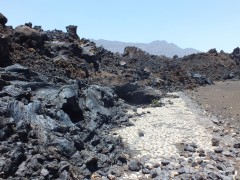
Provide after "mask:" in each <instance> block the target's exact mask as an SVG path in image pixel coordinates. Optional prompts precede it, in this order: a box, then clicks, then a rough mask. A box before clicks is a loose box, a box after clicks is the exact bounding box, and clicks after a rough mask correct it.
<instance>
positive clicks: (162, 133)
mask: <svg viewBox="0 0 240 180" xmlns="http://www.w3.org/2000/svg"><path fill="white" fill-rule="evenodd" d="M172 95H177V96H179V98H165V99H163V100H162V101H163V102H164V103H165V104H166V105H165V106H163V107H149V108H144V109H142V108H138V109H137V114H136V113H135V116H134V112H133V111H132V110H130V111H129V114H133V118H131V121H132V122H133V124H134V126H131V127H126V128H123V129H120V130H117V131H116V133H117V135H120V136H121V137H122V138H123V140H124V141H125V142H126V143H127V144H128V145H129V147H130V149H131V150H132V151H134V152H135V156H136V157H138V158H140V157H143V156H145V157H147V158H148V157H149V158H150V160H151V161H160V160H161V159H163V158H166V157H171V156H179V148H178V147H179V145H181V144H182V143H184V142H186V143H192V142H194V143H196V144H197V145H198V146H199V147H201V148H203V149H206V150H212V145H211V139H212V134H211V133H210V131H209V130H208V128H210V129H211V125H212V124H211V123H212V121H211V119H210V117H207V116H204V115H203V114H201V113H200V112H199V111H197V110H196V107H195V106H196V105H195V104H193V103H192V102H191V100H190V99H189V98H188V97H187V96H186V95H184V94H183V93H180V92H178V93H174V94H172ZM136 116H137V117H136Z"/></svg>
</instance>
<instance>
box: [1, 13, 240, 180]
mask: <svg viewBox="0 0 240 180" xmlns="http://www.w3.org/2000/svg"><path fill="white" fill-rule="evenodd" d="M6 23H7V18H6V17H5V16H4V15H2V14H0V66H1V68H0V102H1V103H0V119H1V120H0V141H1V142H0V154H1V156H0V178H3V179H62V180H64V179H121V178H123V179H124V178H126V177H124V176H123V175H124V173H126V174H129V172H131V171H133V172H135V171H138V173H140V174H141V175H143V174H148V175H149V176H146V177H145V176H142V177H137V178H139V179H140V178H150V179H151V178H155V179H163V178H165V179H168V178H170V177H171V176H172V175H173V174H171V173H173V172H172V171H173V170H174V176H172V178H173V177H174V178H176V179H181V178H182V179H186V178H193V179H194V178H195V179H210V178H211V179H227V178H229V179H231V178H233V177H235V176H236V172H237V170H236V167H237V166H236V161H235V160H234V158H237V157H239V156H240V154H239V148H240V145H239V142H235V141H233V142H232V144H230V145H229V146H230V149H228V150H225V149H224V146H219V143H218V139H217V140H216V141H215V140H214V139H213V146H216V147H217V148H216V149H214V150H213V151H211V152H207V151H205V150H201V149H199V148H198V145H197V144H192V142H185V144H182V145H183V147H184V148H183V151H184V152H185V153H184V156H185V159H183V158H180V157H179V158H175V160H173V159H172V160H163V159H161V160H160V164H153V165H152V166H151V165H150V166H147V165H146V163H145V161H142V160H141V159H136V157H135V156H134V153H133V152H132V150H131V147H130V146H128V145H127V144H126V143H125V142H124V141H123V139H122V138H121V137H120V136H115V135H112V130H113V129H114V128H119V127H129V126H133V125H134V123H133V122H132V121H131V118H132V117H133V115H131V114H130V115H129V114H128V113H127V111H128V110H129V109H133V110H134V111H135V110H136V108H137V107H146V106H147V105H149V104H152V105H155V106H160V105H163V104H164V103H163V104H161V103H159V100H160V99H161V98H163V97H166V96H169V95H167V93H168V92H174V91H184V90H191V89H194V88H196V87H198V86H202V85H206V84H209V85H211V84H212V83H213V82H214V81H219V80H225V79H239V75H240V74H239V69H240V67H239V66H240V65H239V61H240V50H239V48H236V49H235V50H234V51H233V53H231V54H227V53H224V52H220V53H218V52H216V50H215V49H212V50H210V51H209V52H208V53H198V54H192V55H189V56H186V57H184V58H178V57H175V58H173V59H172V58H166V57H162V56H156V55H151V54H148V53H146V52H144V51H142V50H141V49H139V48H136V47H126V48H125V50H124V53H123V54H119V53H118V54H115V53H112V52H110V51H107V50H105V49H103V48H101V47H97V46H96V45H95V43H93V42H91V41H89V40H86V39H84V38H80V37H79V36H78V35H77V34H76V31H77V27H76V26H73V25H70V26H67V27H66V30H67V32H63V31H59V30H54V31H44V30H43V29H42V28H41V26H33V25H32V23H26V24H25V25H20V26H17V27H16V28H15V29H13V28H12V27H11V26H6ZM129 119H130V120H129ZM215 123H216V124H220V125H221V126H220V127H219V128H220V130H215V129H214V132H215V131H216V132H217V133H219V134H221V133H224V132H225V129H226V128H225V124H221V122H218V121H215ZM221 128H222V129H221ZM236 134H237V132H236ZM141 135H142V134H141V132H140V136H141ZM234 137H235V136H234ZM234 137H233V138H234ZM226 151H227V152H226ZM195 152H198V153H199V156H200V157H206V158H205V159H204V160H202V159H201V158H200V159H199V160H193V159H192V160H190V159H191V158H190V157H191V154H192V153H195ZM223 152H224V153H225V152H226V153H225V154H224V153H223ZM209 153H210V154H209ZM229 153H230V155H229ZM225 156H228V158H227V159H226V158H225ZM229 156H230V158H231V157H232V159H229ZM186 157H188V159H186ZM212 160H213V161H212ZM173 161H176V162H178V164H176V166H173V165H172V162H173ZM219 162H221V163H220V165H219ZM190 165H191V167H198V168H200V170H199V171H197V170H195V171H192V170H191V169H189V168H188V167H190ZM206 166H207V167H208V168H207V169H206V168H205V167H206ZM190 170H191V171H190ZM161 172H162V173H161ZM127 178H128V179H129V178H131V177H127ZM134 178H136V176H133V179H134Z"/></svg>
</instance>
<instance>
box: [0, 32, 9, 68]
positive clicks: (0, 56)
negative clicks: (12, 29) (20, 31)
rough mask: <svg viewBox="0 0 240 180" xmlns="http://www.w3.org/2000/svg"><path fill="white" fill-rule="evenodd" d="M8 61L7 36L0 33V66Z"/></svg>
mask: <svg viewBox="0 0 240 180" xmlns="http://www.w3.org/2000/svg"><path fill="white" fill-rule="evenodd" d="M9 62H10V61H9V37H8V36H6V35H1V34H0V66H3V65H6V64H9Z"/></svg>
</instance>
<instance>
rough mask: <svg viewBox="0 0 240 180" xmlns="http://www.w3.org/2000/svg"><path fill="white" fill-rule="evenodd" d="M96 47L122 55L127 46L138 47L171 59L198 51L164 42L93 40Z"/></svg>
mask: <svg viewBox="0 0 240 180" xmlns="http://www.w3.org/2000/svg"><path fill="white" fill-rule="evenodd" d="M92 41H93V42H95V43H96V45H97V46H103V47H104V48H105V49H107V50H109V51H112V52H119V53H123V51H124V48H125V47H127V46H135V47H138V48H140V49H142V50H144V51H146V52H148V53H150V54H153V55H165V56H167V57H173V56H174V55H178V56H179V57H183V56H185V55H189V54H193V53H198V52H200V51H198V50H196V49H193V48H186V49H183V48H180V47H178V46H177V45H176V44H173V43H168V42H166V41H153V42H151V43H128V42H120V41H109V40H103V39H99V40H93V39H92Z"/></svg>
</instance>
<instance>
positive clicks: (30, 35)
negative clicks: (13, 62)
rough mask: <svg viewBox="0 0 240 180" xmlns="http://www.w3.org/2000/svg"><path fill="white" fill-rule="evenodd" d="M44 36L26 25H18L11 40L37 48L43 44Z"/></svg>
mask: <svg viewBox="0 0 240 180" xmlns="http://www.w3.org/2000/svg"><path fill="white" fill-rule="evenodd" d="M44 38H45V36H44V35H43V34H41V33H40V32H39V31H37V30H35V29H32V28H31V27H29V26H26V25H20V26H17V27H16V28H15V31H14V37H13V40H14V41H15V42H17V43H20V44H22V45H25V44H26V45H27V46H29V47H34V48H39V47H42V46H43V45H44Z"/></svg>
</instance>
